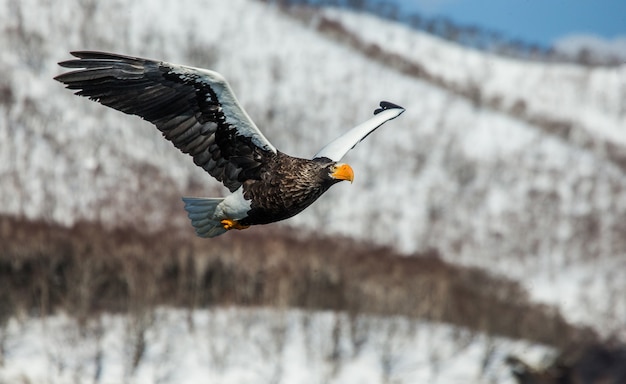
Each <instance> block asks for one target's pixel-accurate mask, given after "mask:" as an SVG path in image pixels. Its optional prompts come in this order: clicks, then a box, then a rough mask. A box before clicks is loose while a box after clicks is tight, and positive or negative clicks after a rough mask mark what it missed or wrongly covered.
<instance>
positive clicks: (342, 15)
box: [323, 8, 626, 146]
mask: <svg viewBox="0 0 626 384" xmlns="http://www.w3.org/2000/svg"><path fill="white" fill-rule="evenodd" d="M323 14H324V15H325V16H326V17H328V18H330V19H331V20H337V21H340V22H341V24H342V25H343V26H344V27H345V28H347V29H348V30H349V31H353V32H355V33H356V34H357V35H358V36H359V37H360V38H362V39H364V40H365V41H368V42H371V43H375V44H378V45H379V46H381V47H384V49H385V50H389V51H390V52H393V53H397V54H399V55H401V56H402V57H405V58H408V59H410V60H412V61H415V62H417V63H419V64H420V65H422V66H423V67H424V68H425V69H426V70H428V72H430V73H432V74H433V75H436V76H440V77H441V78H443V79H446V80H448V81H450V82H451V83H452V84H462V85H467V84H473V85H476V86H478V87H479V88H480V91H481V93H482V94H483V97H485V98H499V99H500V102H501V103H502V105H503V106H509V107H512V106H513V105H514V104H515V103H523V108H524V109H525V110H526V112H527V113H530V114H533V115H540V116H546V117H553V118H558V119H561V120H564V121H570V122H574V123H575V124H577V125H580V126H582V127H584V128H585V129H586V130H588V131H591V134H592V135H593V136H599V137H601V138H603V139H606V140H609V141H612V142H615V143H616V144H619V145H621V146H626V132H625V131H624V127H626V102H625V101H624V100H625V98H626V94H625V92H626V91H625V90H626V65H621V66H615V67H610V68H589V67H583V66H578V65H572V64H546V63H534V62H524V61H517V60H513V59H507V58H503V57H500V56H496V55H491V54H486V53H484V52H479V51H475V50H472V49H467V48H464V47H460V46H458V45H457V44H454V43H451V42H447V41H445V40H443V39H440V38H437V37H434V36H431V35H428V34H425V33H423V32H416V31H415V30H412V29H410V28H408V27H407V26H404V25H402V24H398V23H393V22H389V21H386V20H383V19H379V18H376V17H374V16H371V15H368V14H365V13H355V12H347V11H345V10H338V9H333V8H328V9H325V10H324V11H323Z"/></svg>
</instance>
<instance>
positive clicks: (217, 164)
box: [55, 51, 404, 237]
mask: <svg viewBox="0 0 626 384" xmlns="http://www.w3.org/2000/svg"><path fill="white" fill-rule="evenodd" d="M71 54H72V55H73V56H75V57H76V58H77V59H72V60H68V61H63V62H61V63H59V65H61V66H63V67H66V68H76V69H77V70H74V71H72V72H67V73H64V74H61V75H59V76H57V77H55V80H58V81H60V82H61V83H64V84H65V85H66V86H67V88H69V89H72V90H76V95H80V96H86V97H89V98H90V99H91V100H95V101H97V102H99V103H101V104H104V105H106V106H108V107H111V108H114V109H117V110H119V111H122V112H124V113H128V114H131V115H138V116H141V117H142V118H143V119H145V120H147V121H149V122H151V123H153V124H154V125H155V126H156V127H157V128H158V129H159V131H161V133H162V134H163V136H165V138H166V139H167V140H169V141H171V142H172V143H173V144H174V146H176V148H178V149H179V150H181V151H182V152H184V153H188V154H189V155H191V157H193V161H194V163H195V164H196V165H198V166H199V167H202V168H203V169H204V170H205V171H207V172H208V173H209V174H210V175H211V176H213V177H214V178H216V179H217V180H219V181H221V182H222V183H223V184H224V185H225V186H226V188H228V189H229V190H230V192H232V193H231V194H230V195H228V196H227V197H225V198H197V197H184V198H183V201H184V203H185V210H187V213H188V215H189V218H190V219H191V223H192V225H193V226H194V228H195V230H196V233H197V234H198V236H201V237H214V236H218V235H221V234H222V233H225V232H226V231H228V230H230V229H233V228H234V229H244V228H247V227H249V226H250V225H255V224H267V223H272V222H275V221H279V220H284V219H287V218H289V217H291V216H294V215H296V214H297V213H299V212H301V211H302V210H303V209H305V208H306V207H308V206H309V205H311V204H312V203H313V202H314V201H315V200H316V199H317V198H318V197H320V196H321V195H322V194H323V193H324V192H326V191H327V190H328V188H330V187H331V186H332V185H333V184H335V183H337V182H339V181H342V180H349V181H350V182H352V180H353V178H354V173H353V171H352V168H350V166H349V165H347V164H342V163H339V160H341V158H342V157H343V156H344V155H345V154H346V153H347V152H348V151H349V150H350V149H352V148H354V146H355V145H356V144H358V143H359V142H360V141H361V140H363V139H364V138H365V137H366V136H367V135H368V134H370V133H371V132H372V131H374V130H375V129H376V128H378V127H379V126H381V125H382V124H384V123H385V122H386V121H388V120H391V119H394V118H396V117H398V116H399V115H400V114H401V113H402V112H404V108H402V107H400V106H397V105H395V104H392V103H389V102H386V101H382V102H381V103H380V108H379V109H377V110H376V111H374V116H373V117H372V118H371V119H369V120H367V121H366V122H364V123H363V124H361V125H358V126H357V127H355V128H353V129H351V130H350V131H348V132H346V133H345V134H343V135H341V136H339V137H338V138H337V139H335V140H334V141H331V142H330V143H329V144H328V145H326V146H325V147H324V148H322V149H321V150H320V151H319V152H318V153H317V154H315V156H313V159H312V160H309V159H301V158H296V157H291V156H288V155H286V154H284V153H282V152H280V151H278V150H277V149H276V148H275V147H274V146H273V145H272V144H271V143H270V142H269V141H268V140H267V139H266V138H265V136H263V134H262V133H261V131H260V130H259V129H258V128H257V126H256V125H255V124H254V122H253V121H252V120H251V119H250V117H249V116H248V114H247V113H246V112H245V111H244V109H243V108H242V107H241V106H240V105H239V102H238V101H237V98H236V97H235V94H234V93H233V91H232V89H231V88H230V85H228V83H227V82H226V80H225V79H224V77H223V76H222V75H220V74H219V73H217V72H214V71H210V70H206V69H200V68H192V67H188V66H183V65H176V64H170V63H166V62H163V61H155V60H148V59H142V58H138V57H129V56H123V55H118V54H113V53H104V52H91V51H80V52H71Z"/></svg>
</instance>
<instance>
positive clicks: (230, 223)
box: [220, 219, 250, 230]
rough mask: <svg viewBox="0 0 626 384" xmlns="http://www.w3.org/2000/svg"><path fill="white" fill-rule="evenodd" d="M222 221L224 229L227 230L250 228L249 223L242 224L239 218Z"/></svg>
mask: <svg viewBox="0 0 626 384" xmlns="http://www.w3.org/2000/svg"><path fill="white" fill-rule="evenodd" d="M220 223H221V224H222V227H224V229H226V230H230V229H246V228H249V227H250V226H249V225H241V224H239V222H238V221H237V220H231V219H224V220H222V221H220Z"/></svg>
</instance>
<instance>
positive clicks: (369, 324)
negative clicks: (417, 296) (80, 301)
mask: <svg viewBox="0 0 626 384" xmlns="http://www.w3.org/2000/svg"><path fill="white" fill-rule="evenodd" d="M6 340H7V344H8V348H7V356H8V357H7V358H6V359H5V366H6V368H5V369H1V368H0V380H1V381H3V382H16V380H17V381H27V382H29V383H33V384H39V383H50V382H54V383H76V382H100V383H122V382H123V383H129V384H142V383H146V384H147V383H162V384H166V383H176V384H184V383H221V384H235V383H242V384H244V383H299V384H309V383H311V384H313V383H320V382H324V383H341V384H351V383H355V384H356V383H358V384H375V383H388V382H395V383H420V382H429V383H434V382H437V383H451V384H454V383H499V384H514V383H515V381H514V380H513V378H512V376H511V375H510V374H509V372H508V368H507V366H506V365H505V364H504V359H505V357H506V356H507V354H509V353H514V354H516V355H519V356H523V357H524V358H525V359H527V360H529V361H533V362H539V361H540V359H541V357H542V356H545V355H546V354H550V352H551V351H549V350H548V349H546V348H542V347H537V346H532V345H529V344H528V343H525V342H522V341H512V340H507V339H502V338H492V337H488V336H485V335H480V334H474V333H471V332H468V331H467V330H463V329H456V328H453V327H449V326H445V325H437V324H432V323H428V322H421V321H415V320H413V321H411V320H407V319H404V318H392V319H385V318H377V317H371V316H359V317H357V318H354V319H350V317H349V316H347V315H345V314H337V313H332V312H319V313H311V312H303V311H296V310H289V311H278V310H264V309H254V310H250V309H242V308H239V309H237V308H229V309H226V308H224V309H215V310H211V311H209V310H201V311H200V310H196V311H194V312H193V313H189V312H186V311H182V310H171V309H170V310H165V309H160V310H157V311H154V312H152V313H144V314H139V315H135V316H119V315H105V316H102V317H101V318H99V319H95V320H92V321H90V322H89V323H88V324H86V325H83V326H80V325H78V324H76V322H75V320H73V319H70V318H67V317H66V316H63V315H57V316H52V317H49V318H47V319H46V320H45V321H37V320H30V321H24V322H18V321H16V320H12V321H11V322H10V324H9V326H8V331H7V333H6ZM138 340H143V342H144V344H138V343H137V341H138ZM141 345H143V346H144V347H145V348H144V349H142V347H141ZM138 347H139V349H138ZM77 352H78V353H77Z"/></svg>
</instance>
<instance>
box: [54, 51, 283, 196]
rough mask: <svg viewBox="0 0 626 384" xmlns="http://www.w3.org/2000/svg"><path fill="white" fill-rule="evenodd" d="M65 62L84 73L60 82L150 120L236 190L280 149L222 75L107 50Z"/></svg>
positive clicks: (79, 54) (68, 75) (63, 77)
mask: <svg viewBox="0 0 626 384" xmlns="http://www.w3.org/2000/svg"><path fill="white" fill-rule="evenodd" d="M71 54H72V55H73V56H75V57H77V58H78V59H73V60H68V61H64V62H61V63H59V65H61V66H63V67H66V68H81V69H78V70H76V71H73V72H68V73H64V74H62V75H59V76H57V77H55V80H58V81H60V82H62V83H64V84H66V86H67V88H69V89H73V90H76V94H77V95H80V96H86V97H89V98H90V99H92V100H95V101H97V102H99V103H101V104H104V105H106V106H108V107H111V108H114V109H117V110H119V111H122V112H124V113H128V114H132V115H138V116H141V117H142V118H144V119H145V120H147V121H150V122H151V123H153V124H154V125H156V127H157V128H158V129H159V130H160V131H161V132H162V133H163V136H164V137H165V138H166V139H168V140H169V141H171V142H172V143H173V144H174V145H175V146H176V148H178V149H180V150H181V151H182V152H184V153H188V154H189V155H191V156H192V157H193V161H194V163H195V164H196V165H198V166H200V167H202V168H203V169H204V170H206V171H207V172H208V173H209V174H210V175H211V176H213V177H215V178H216V179H217V180H219V181H221V182H222V183H224V185H225V186H226V187H227V188H228V189H230V191H231V192H232V191H235V190H236V189H238V188H239V187H240V186H241V184H242V182H243V181H245V180H247V179H252V178H257V177H259V172H260V168H261V166H262V164H263V163H264V161H265V159H267V157H269V156H273V155H274V154H276V148H274V146H273V145H272V144H270V142H269V141H268V140H267V139H266V138H265V137H264V136H263V134H262V133H261V131H259V129H258V128H257V127H256V125H255V124H254V122H252V120H251V119H250V117H249V116H248V114H247V113H246V112H245V111H244V110H243V108H242V107H241V106H240V105H239V102H238V101H237V99H236V97H235V95H234V93H233V91H232V90H231V88H230V86H229V85H228V83H227V82H226V80H225V79H224V78H223V77H222V76H221V75H220V74H219V73H217V72H213V71H209V70H205V69H199V68H192V67H187V66H182V65H175V64H170V63H166V62H160V61H154V60H147V59H142V58H137V57H129V56H122V55H117V54H112V53H104V52H89V51H83V52H72V53H71Z"/></svg>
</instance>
